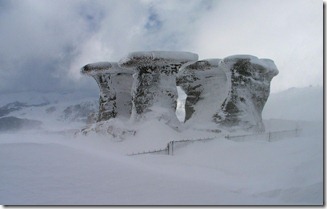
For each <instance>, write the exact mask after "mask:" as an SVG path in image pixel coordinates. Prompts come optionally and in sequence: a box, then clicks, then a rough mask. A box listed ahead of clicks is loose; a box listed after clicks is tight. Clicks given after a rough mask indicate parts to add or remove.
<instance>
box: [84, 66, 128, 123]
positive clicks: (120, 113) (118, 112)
mask: <svg viewBox="0 0 327 209" xmlns="http://www.w3.org/2000/svg"><path fill="white" fill-rule="evenodd" d="M81 73H82V74H86V75H89V76H92V77H93V78H94V79H95V80H96V82H97V84H98V85H99V88H100V99H99V113H98V118H97V121H98V122H100V121H107V120H109V119H111V118H116V117H125V118H129V117H130V115H131V108H132V97H131V88H132V83H133V76H132V75H133V71H132V70H128V69H123V68H120V67H119V66H118V64H117V63H115V62H99V63H92V64H88V65H85V66H84V67H83V68H82V69H81Z"/></svg>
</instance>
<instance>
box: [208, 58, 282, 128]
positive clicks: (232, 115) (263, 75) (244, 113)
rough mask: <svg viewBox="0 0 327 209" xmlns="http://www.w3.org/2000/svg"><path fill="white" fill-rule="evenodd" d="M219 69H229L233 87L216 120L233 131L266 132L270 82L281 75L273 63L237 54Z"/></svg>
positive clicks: (221, 63)
mask: <svg viewBox="0 0 327 209" xmlns="http://www.w3.org/2000/svg"><path fill="white" fill-rule="evenodd" d="M219 68H220V69H221V70H222V71H225V72H229V77H230V85H231V86H230V87H229V89H228V95H227V97H226V99H225V100H224V102H223V104H222V106H221V110H220V112H218V113H217V114H216V115H215V116H214V121H215V122H216V123H218V124H219V125H220V126H222V127H224V128H227V129H229V130H231V131H233V130H239V129H241V130H245V131H251V132H263V131H264V130H265V129H264V125H263V122H262V116H261V114H262V110H263V108H264V105H265V103H266V101H267V99H268V97H269V93H270V82H271V80H272V78H273V77H274V76H276V75H277V74H278V70H277V67H276V65H275V64H274V62H273V61H272V60H269V59H258V58H257V57H254V56H250V55H235V56H230V57H226V58H224V59H223V60H222V61H221V62H220V64H219Z"/></svg>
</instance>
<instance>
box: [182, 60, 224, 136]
mask: <svg viewBox="0 0 327 209" xmlns="http://www.w3.org/2000/svg"><path fill="white" fill-rule="evenodd" d="M219 61H220V59H208V60H200V61H197V62H190V63H186V64H184V65H183V66H182V67H181V68H180V70H179V73H178V75H177V85H178V86H180V87H181V88H182V89H183V90H184V92H185V93H186V95H187V97H186V101H185V122H187V123H188V124H192V125H193V126H197V127H198V128H199V127H200V126H201V125H203V126H205V127H203V128H205V129H207V130H211V131H214V130H215V129H216V128H217V125H212V126H210V127H208V124H210V123H212V124H214V121H213V116H214V115H215V114H217V112H218V111H219V110H220V107H221V105H222V103H223V102H224V100H225V98H226V96H227V92H228V78H227V75H226V73H225V72H224V71H222V70H220V69H219V68H218V64H219Z"/></svg>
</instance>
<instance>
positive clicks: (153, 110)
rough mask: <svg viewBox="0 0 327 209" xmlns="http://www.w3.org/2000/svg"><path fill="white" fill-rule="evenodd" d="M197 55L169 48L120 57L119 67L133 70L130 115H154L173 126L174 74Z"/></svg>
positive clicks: (135, 117) (175, 122) (175, 123)
mask: <svg viewBox="0 0 327 209" xmlns="http://www.w3.org/2000/svg"><path fill="white" fill-rule="evenodd" d="M197 59H198V55H197V54H194V53H190V52H171V51H147V52H133V53H130V54H128V55H127V56H126V57H124V58H123V59H121V60H120V61H119V66H120V67H122V68H128V69H133V70H134V71H135V72H136V73H135V75H134V82H133V87H132V102H133V107H132V117H133V119H136V120H140V119H141V118H156V119H158V120H164V121H165V122H166V123H168V124H169V125H171V126H176V125H177V124H178V123H179V121H178V119H177V117H176V114H175V110H176V101H177V87H176V77H175V74H176V73H177V72H178V69H179V68H180V66H181V65H182V64H184V63H186V62H189V61H196V60H197Z"/></svg>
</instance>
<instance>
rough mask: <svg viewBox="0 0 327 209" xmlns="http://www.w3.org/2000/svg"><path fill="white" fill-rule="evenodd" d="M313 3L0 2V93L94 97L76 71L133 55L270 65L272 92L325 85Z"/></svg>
mask: <svg viewBox="0 0 327 209" xmlns="http://www.w3.org/2000/svg"><path fill="white" fill-rule="evenodd" d="M322 9H323V7H322V2H321V1H319V0H289V1H284V0H272V1H264V0H232V1H230V0H219V1H218V0H215V1H210V0H180V1H175V0H167V1H157V0H138V1H135V0H124V1H120V0H111V1H108V0H103V1H101V0H92V1H87V0H70V1H64V0H56V1H50V0H24V1H20V0H17V1H8V0H1V1H0V34H1V36H0V37H1V39H0V91H23V90H26V91H27V90H28V91H31V90H32V91H71V90H79V89H80V90H90V91H97V86H96V84H95V82H94V81H93V80H92V79H90V78H86V77H81V76H80V73H79V69H80V68H81V67H82V66H83V65H85V64H87V63H92V62H98V61H118V60H119V59H120V58H121V57H122V56H124V55H126V54H127V53H128V52H131V51H142V50H180V51H191V52H195V53H198V54H199V56H200V58H201V59H205V58H223V57H225V56H229V55H233V54H253V55H256V56H258V57H261V58H270V59H273V60H274V61H275V63H276V65H277V67H278V68H279V70H280V74H279V75H278V76H277V77H275V78H274V80H273V82H272V91H280V90H283V89H286V88H289V87H293V86H296V87H297V86H298V87H300V86H308V85H322V83H323V78H322V75H323V66H322V65H323V35H322V34H323V22H322V21H323V16H322V14H323V13H322Z"/></svg>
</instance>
